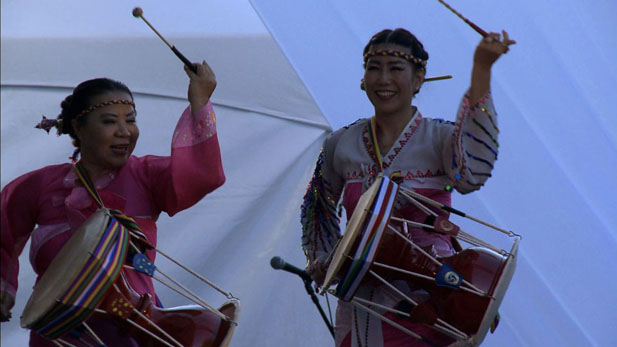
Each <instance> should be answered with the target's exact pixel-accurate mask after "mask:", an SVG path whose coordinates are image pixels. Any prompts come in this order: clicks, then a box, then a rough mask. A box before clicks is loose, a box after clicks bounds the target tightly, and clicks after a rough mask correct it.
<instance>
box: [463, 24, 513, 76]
mask: <svg viewBox="0 0 617 347" xmlns="http://www.w3.org/2000/svg"><path fill="white" fill-rule="evenodd" d="M501 32H502V34H503V40H502V39H501V37H500V36H501V35H499V34H498V33H489V34H488V35H487V36H486V37H484V38H483V39H482V41H480V43H479V44H478V46H477V47H476V52H475V54H474V57H473V62H474V65H476V66H479V67H484V68H489V69H490V67H491V66H493V64H494V63H495V62H496V61H497V59H499V57H500V56H501V55H502V54H505V53H507V52H508V50H509V49H510V48H509V46H510V45H513V44H515V43H516V41H514V40H511V39H510V37H509V36H508V33H507V32H506V31H505V30H502V31H501Z"/></svg>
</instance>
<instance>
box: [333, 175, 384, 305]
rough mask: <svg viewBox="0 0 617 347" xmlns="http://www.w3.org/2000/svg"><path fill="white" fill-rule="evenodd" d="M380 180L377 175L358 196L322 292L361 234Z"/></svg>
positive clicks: (380, 177)
mask: <svg viewBox="0 0 617 347" xmlns="http://www.w3.org/2000/svg"><path fill="white" fill-rule="evenodd" d="M382 181H383V176H381V175H379V176H378V177H377V179H376V180H375V182H374V183H373V185H371V187H370V188H369V189H368V190H367V191H366V192H364V193H363V194H362V196H360V200H359V201H358V204H357V205H356V209H355V210H354V212H353V214H352V215H351V218H350V219H349V223H347V228H346V229H345V233H344V234H343V238H342V239H341V241H340V242H339V244H338V246H337V247H336V250H335V251H334V255H333V256H332V260H331V261H330V265H329V266H328V271H327V272H326V277H325V279H324V283H323V286H322V290H321V293H322V294H323V293H324V292H325V291H326V290H327V289H328V287H330V285H332V283H333V282H334V281H335V280H336V277H337V275H338V273H339V271H340V270H341V268H342V267H343V263H344V262H345V260H346V258H347V256H348V255H350V252H352V251H353V249H352V247H353V245H354V242H355V241H356V239H357V238H358V236H359V235H361V234H362V226H363V225H364V222H365V220H366V218H367V216H368V214H369V212H370V209H371V206H372V205H373V203H374V202H375V199H376V198H377V193H378V192H379V187H380V186H381V182H382Z"/></svg>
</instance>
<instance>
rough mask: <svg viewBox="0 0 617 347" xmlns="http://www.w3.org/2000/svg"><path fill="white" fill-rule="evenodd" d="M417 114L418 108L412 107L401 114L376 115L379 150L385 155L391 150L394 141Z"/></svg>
mask: <svg viewBox="0 0 617 347" xmlns="http://www.w3.org/2000/svg"><path fill="white" fill-rule="evenodd" d="M415 113H416V107H415V106H411V107H409V109H408V110H407V111H406V112H403V113H399V114H388V115H380V114H375V121H376V124H377V129H376V131H377V141H378V142H379V149H380V151H381V152H382V153H383V154H384V155H385V154H386V153H387V152H388V151H389V150H390V148H391V147H392V145H393V144H394V141H396V139H397V138H398V137H399V135H400V134H401V132H403V129H405V126H406V125H407V123H409V120H410V119H411V118H412V117H413V115H414V114H415Z"/></svg>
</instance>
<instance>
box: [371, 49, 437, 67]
mask: <svg viewBox="0 0 617 347" xmlns="http://www.w3.org/2000/svg"><path fill="white" fill-rule="evenodd" d="M374 56H390V57H397V58H403V59H405V60H407V61H408V62H410V63H412V64H417V65H420V66H422V67H426V60H424V59H420V58H416V57H414V56H413V55H411V54H407V53H405V52H401V51H395V50H393V49H380V50H376V51H371V52H368V53H366V54H365V55H364V63H365V64H366V62H367V61H368V59H369V58H370V57H374Z"/></svg>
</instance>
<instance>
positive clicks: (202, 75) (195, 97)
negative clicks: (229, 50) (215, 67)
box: [184, 60, 216, 112]
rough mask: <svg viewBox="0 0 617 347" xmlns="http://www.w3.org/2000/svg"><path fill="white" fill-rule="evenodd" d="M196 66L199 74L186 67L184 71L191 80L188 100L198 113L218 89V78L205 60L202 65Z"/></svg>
mask: <svg viewBox="0 0 617 347" xmlns="http://www.w3.org/2000/svg"><path fill="white" fill-rule="evenodd" d="M194 65H195V67H196V68H197V73H194V72H193V71H191V70H190V69H189V68H188V67H187V66H186V65H185V66H184V71H185V72H186V74H187V75H188V76H189V78H190V82H189V89H188V98H189V102H190V103H191V109H192V110H193V112H196V111H197V110H199V109H200V108H202V107H203V106H204V105H205V104H207V103H208V101H209V100H210V96H212V93H213V92H214V89H215V88H216V76H215V75H214V71H212V69H211V68H210V66H209V65H208V63H206V61H205V60H204V61H203V62H202V63H201V64H197V63H195V64H194Z"/></svg>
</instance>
